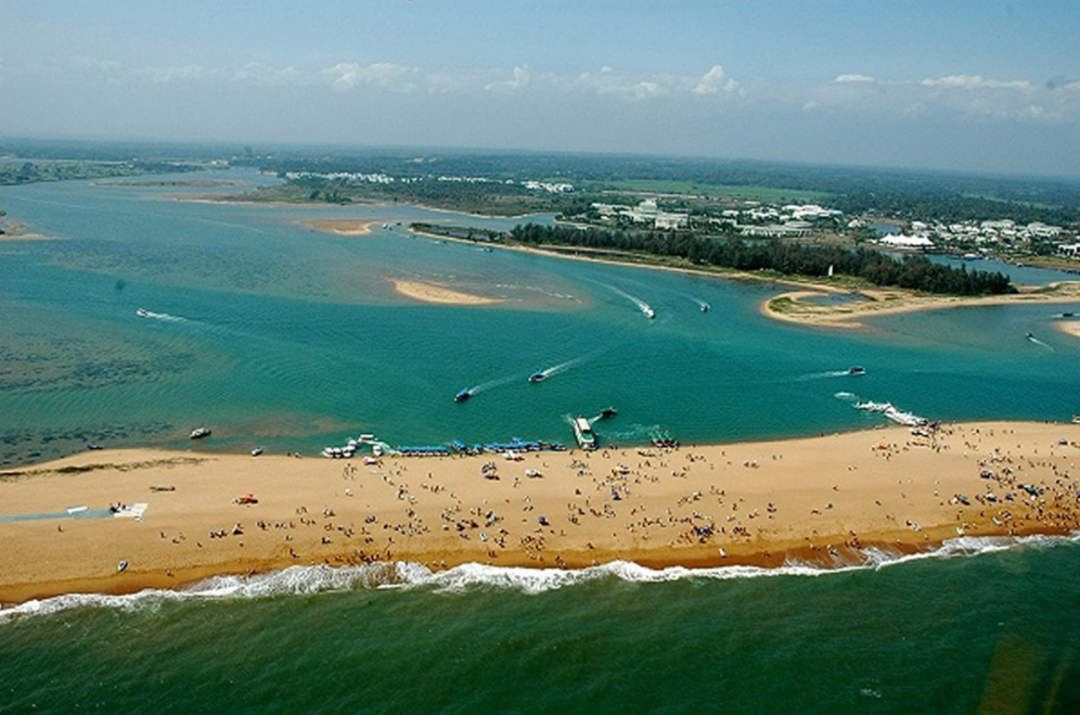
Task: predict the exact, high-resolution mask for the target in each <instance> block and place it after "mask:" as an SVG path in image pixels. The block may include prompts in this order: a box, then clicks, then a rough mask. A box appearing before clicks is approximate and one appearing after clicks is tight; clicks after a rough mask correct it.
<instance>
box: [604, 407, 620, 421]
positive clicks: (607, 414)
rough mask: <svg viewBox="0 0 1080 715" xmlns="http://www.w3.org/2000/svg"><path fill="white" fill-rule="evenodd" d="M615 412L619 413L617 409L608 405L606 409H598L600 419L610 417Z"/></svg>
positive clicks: (615, 413)
mask: <svg viewBox="0 0 1080 715" xmlns="http://www.w3.org/2000/svg"><path fill="white" fill-rule="evenodd" d="M617 414H619V411H618V410H617V409H615V408H614V407H608V408H606V409H603V410H600V419H602V420H606V419H611V418H612V417H614V416H615V415H617Z"/></svg>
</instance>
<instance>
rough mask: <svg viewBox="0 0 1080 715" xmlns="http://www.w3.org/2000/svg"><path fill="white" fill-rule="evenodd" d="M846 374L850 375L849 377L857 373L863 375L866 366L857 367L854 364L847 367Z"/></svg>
mask: <svg viewBox="0 0 1080 715" xmlns="http://www.w3.org/2000/svg"><path fill="white" fill-rule="evenodd" d="M847 374H848V375H850V376H851V377H855V376H857V375H865V374H866V368H865V367H859V366H858V365H856V366H855V367H849V368H848V371H847Z"/></svg>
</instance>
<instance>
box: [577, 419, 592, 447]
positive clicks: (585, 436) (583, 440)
mask: <svg viewBox="0 0 1080 715" xmlns="http://www.w3.org/2000/svg"><path fill="white" fill-rule="evenodd" d="M574 437H575V438H576V439H577V443H578V444H579V445H580V446H581V448H582V449H596V435H595V434H593V431H592V425H590V424H589V421H588V420H587V419H585V418H584V417H582V416H581V415H578V416H577V417H575V418H574Z"/></svg>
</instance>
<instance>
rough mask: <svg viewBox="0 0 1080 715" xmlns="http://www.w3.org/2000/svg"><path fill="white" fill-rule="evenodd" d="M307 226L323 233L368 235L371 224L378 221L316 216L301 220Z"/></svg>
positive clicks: (370, 231) (370, 230)
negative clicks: (315, 217)
mask: <svg viewBox="0 0 1080 715" xmlns="http://www.w3.org/2000/svg"><path fill="white" fill-rule="evenodd" d="M300 223H302V224H304V225H305V226H307V227H308V228H313V229H315V230H316V231H322V232H323V233H333V234H337V235H338V236H368V235H370V234H371V233H372V226H374V225H375V224H377V223H379V221H376V220H360V219H337V218H317V219H309V220H305V221H301V222H300Z"/></svg>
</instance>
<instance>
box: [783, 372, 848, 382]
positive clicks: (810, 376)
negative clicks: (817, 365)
mask: <svg viewBox="0 0 1080 715" xmlns="http://www.w3.org/2000/svg"><path fill="white" fill-rule="evenodd" d="M850 375H851V371H850V370H825V371H823V372H811V373H807V374H806V375H799V376H798V377H797V378H795V382H808V381H810V380H825V379H828V378H830V377H848V376H850Z"/></svg>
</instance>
